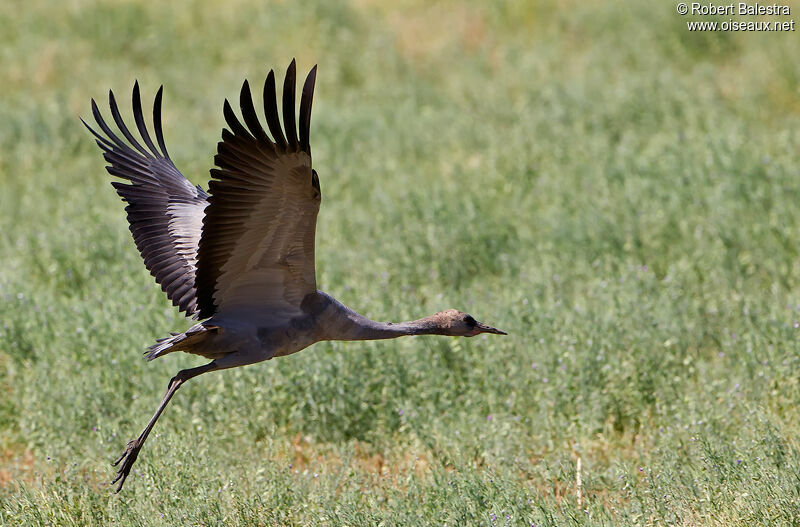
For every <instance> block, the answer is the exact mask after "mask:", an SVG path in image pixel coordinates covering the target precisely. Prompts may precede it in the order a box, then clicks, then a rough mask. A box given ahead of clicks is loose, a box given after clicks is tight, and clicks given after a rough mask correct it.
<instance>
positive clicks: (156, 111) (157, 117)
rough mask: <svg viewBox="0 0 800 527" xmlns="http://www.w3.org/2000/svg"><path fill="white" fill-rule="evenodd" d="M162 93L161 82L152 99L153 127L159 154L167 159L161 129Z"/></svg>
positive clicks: (162, 86)
mask: <svg viewBox="0 0 800 527" xmlns="http://www.w3.org/2000/svg"><path fill="white" fill-rule="evenodd" d="M163 94H164V85H163V84H162V85H161V87H159V88H158V92H156V98H155V100H154V101H153V129H154V130H155V132H156V141H158V146H159V147H160V148H161V155H163V156H164V158H166V159H169V153H168V152H167V147H166V146H165V145H164V132H163V131H162V129H161V98H162V96H163Z"/></svg>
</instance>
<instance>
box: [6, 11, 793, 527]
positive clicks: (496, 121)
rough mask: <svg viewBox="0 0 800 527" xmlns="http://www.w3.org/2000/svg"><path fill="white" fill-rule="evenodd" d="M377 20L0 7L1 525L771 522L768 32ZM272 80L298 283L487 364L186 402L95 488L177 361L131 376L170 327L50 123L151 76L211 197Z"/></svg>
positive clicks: (775, 251)
mask: <svg viewBox="0 0 800 527" xmlns="http://www.w3.org/2000/svg"><path fill="white" fill-rule="evenodd" d="M793 3H794V2H792V4H793ZM389 5H390V3H389V2H385V3H384V2H380V1H378V0H352V2H349V3H348V2H342V1H333V2H331V1H327V0H319V1H317V2H303V3H302V5H301V3H300V2H289V1H286V2H262V1H255V0H235V1H230V2H225V3H222V2H220V3H214V4H211V3H210V2H209V3H202V2H196V1H188V0H181V1H175V2H169V3H166V2H164V3H156V2H144V1H139V2H123V1H110V0H109V1H102V2H90V1H85V0H68V1H64V2H45V1H41V0H28V1H27V2H25V3H24V4H23V5H20V4H19V3H17V2H3V3H0V63H1V64H2V66H0V86H2V89H1V90H0V93H2V96H0V256H2V265H1V266H0V524H2V525H9V526H18V525H25V526H33V525H59V526H60V525H74V526H94V525H125V526H129V525H130V526H149V525H203V526H215V525H223V524H224V525H234V526H260V525H281V526H283V525H330V526H334V525H348V526H357V525H386V526H390V525H397V526H403V525H448V526H462V525H480V526H495V525H497V526H504V525H524V526H529V525H538V526H545V525H716V526H724V525H748V526H750V525H781V524H786V525H789V524H798V523H800V444H799V443H798V439H797V438H798V434H800V405H798V402H800V382H799V380H800V345H798V336H800V255H799V254H798V251H799V250H800V242H798V240H797V237H798V234H800V174H798V171H799V170H800V169H798V162H797V161H798V156H799V155H800V154H799V152H798V147H799V146H800V62H798V60H797V48H798V44H800V40H799V39H798V33H797V32H794V33H783V34H779V33H741V32H740V33H690V32H688V31H687V29H686V21H687V20H688V19H690V18H692V17H681V16H679V15H678V14H677V13H676V12H675V3H670V2H656V3H650V2H626V1H623V0H619V1H616V2H595V1H584V2H579V1H569V2H556V1H555V0H552V1H545V0H542V1H536V2H534V1H531V0H500V1H498V2H492V3H489V2H480V1H477V0H474V1H466V2H454V1H442V2H436V3H430V2H427V1H422V0H409V1H406V2H401V5H399V6H397V7H393V8H390V7H389ZM792 7H793V8H794V9H796V10H800V5H793V6H792ZM793 15H794V13H793ZM694 18H695V19H703V18H702V17H694ZM292 57H297V60H298V67H299V69H300V70H301V71H303V72H305V71H307V70H308V69H309V68H310V67H311V66H312V65H313V64H315V63H318V64H319V75H318V79H317V93H316V97H315V101H314V116H313V119H312V130H311V143H312V145H313V149H314V161H315V167H316V169H317V171H318V172H319V174H320V179H321V183H322V189H323V196H324V198H323V206H322V210H321V212H320V217H319V227H318V231H317V259H318V261H317V275H318V276H317V278H318V282H319V284H320V287H321V288H322V289H323V290H325V291H327V292H329V293H331V294H333V295H334V296H336V297H338V298H339V299H340V300H342V301H343V302H345V303H347V304H349V305H350V306H352V307H353V308H355V309H357V310H359V311H360V312H362V313H364V314H367V315H369V316H371V317H373V318H376V319H378V320H392V319H393V320H407V319H411V318H417V317H420V316H423V315H426V314H429V313H432V312H435V311H438V310H441V309H445V308H450V307H455V308H459V309H463V310H465V311H469V312H470V313H472V314H473V315H475V317H476V318H478V319H479V320H482V321H485V322H487V323H489V324H491V325H496V326H497V327H499V328H501V329H504V330H506V331H508V332H509V334H510V335H509V336H508V337H502V338H500V337H495V338H480V337H479V338H475V339H470V340H466V339H460V340H459V339H452V338H444V337H441V338H436V337H423V338H413V339H401V340H398V341H384V342H364V343H322V344H317V345H315V346H313V347H312V348H310V349H308V350H306V351H304V352H302V353H299V354H297V355H293V356H291V357H287V358H283V359H277V360H274V361H270V362H267V363H263V364H259V365H255V366H251V367H248V368H241V369H238V370H231V371H224V372H221V373H213V374H209V375H207V376H203V377H200V378H198V379H197V380H196V381H192V382H190V383H189V384H187V385H186V387H185V388H183V389H182V390H181V391H180V392H179V393H178V394H177V396H176V398H175V399H174V402H173V404H172V405H171V406H170V407H169V408H168V409H167V412H166V414H165V417H164V418H163V419H162V420H161V421H160V422H159V423H158V426H157V428H156V429H155V433H154V435H152V436H151V438H150V440H149V442H148V444H147V445H146V446H145V448H144V450H143V451H142V455H141V456H140V458H139V461H138V463H137V465H136V466H135V467H134V472H133V473H132V475H131V478H129V480H128V483H127V485H126V488H125V490H124V492H123V493H122V494H121V495H114V494H112V493H111V487H110V486H109V481H110V479H111V478H112V477H113V473H114V472H113V470H112V468H111V467H110V466H109V462H110V461H111V460H113V459H114V458H115V457H117V456H118V455H119V454H120V453H121V451H122V449H123V448H124V446H125V443H126V442H127V441H128V440H129V439H131V438H133V437H135V435H136V434H138V433H139V431H140V429H141V428H142V426H143V425H144V424H145V423H146V421H147V419H148V418H149V416H150V415H151V413H152V411H153V409H154V408H155V406H156V404H157V402H158V400H159V399H160V397H161V395H162V392H163V389H164V387H165V385H166V383H167V381H168V379H169V378H170V377H171V376H172V375H173V374H174V373H175V372H176V371H177V370H178V369H180V368H185V367H189V366H193V365H199V364H201V361H200V359H198V358H196V357H192V356H187V355H178V354H175V355H170V356H169V357H167V358H165V359H161V360H158V361H155V362H152V363H146V362H145V361H144V360H143V359H142V355H141V352H142V351H143V349H144V348H145V346H147V345H149V344H151V343H152V342H153V341H154V340H155V338H157V337H160V336H163V335H165V334H167V332H169V331H180V330H183V329H185V328H186V327H188V324H189V322H188V321H187V320H185V319H184V318H183V317H182V316H181V315H180V314H179V313H178V312H177V310H176V309H174V308H172V307H171V306H170V304H169V301H168V300H167V299H166V297H165V296H164V295H163V294H162V293H161V291H160V289H159V288H158V287H157V286H156V285H155V284H154V282H153V280H152V278H151V277H150V276H149V274H148V273H147V271H146V270H145V269H144V266H143V265H142V263H141V260H140V257H139V255H138V253H137V252H136V250H135V247H134V245H133V242H132V240H131V237H130V234H129V232H128V230H127V223H126V221H125V217H124V213H123V206H122V203H121V202H120V201H119V198H118V197H117V196H116V194H115V193H114V191H113V189H112V188H111V186H110V185H109V181H110V177H109V176H108V175H107V174H106V173H105V170H104V168H103V167H104V163H103V160H102V159H101V157H100V153H99V150H98V149H97V147H96V146H95V144H94V143H93V141H92V140H91V137H90V136H89V134H88V133H87V132H86V130H84V129H83V127H82V126H81V125H80V122H79V121H78V116H84V117H86V116H89V115H90V112H89V99H90V98H91V97H94V98H96V99H98V100H99V101H100V102H102V103H103V104H101V106H105V99H106V92H107V90H108V89H109V88H113V89H114V90H115V92H116V93H117V94H118V96H119V98H120V99H122V100H123V101H124V102H125V103H126V104H125V105H124V106H125V107H124V110H125V111H126V112H128V111H129V104H128V100H129V99H128V94H130V90H131V88H132V86H133V82H134V80H135V79H138V80H139V82H140V84H141V86H142V90H143V94H145V95H146V99H147V101H148V104H149V101H150V100H151V97H152V95H153V94H154V93H155V91H156V90H157V89H158V86H159V85H160V84H162V83H163V84H164V86H165V101H164V123H165V134H166V140H167V146H168V148H169V150H170V153H171V154H172V157H173V159H174V160H175V162H176V164H177V166H178V168H179V169H181V170H182V171H183V173H184V174H185V175H186V176H187V177H189V178H190V179H191V180H193V181H194V182H195V183H200V184H205V183H206V182H207V180H208V177H209V175H208V169H209V168H210V166H211V164H212V157H213V154H214V152H215V148H216V142H217V141H218V139H219V134H220V130H221V128H222V126H223V118H222V101H223V99H224V98H225V97H229V98H235V97H236V96H237V94H238V90H239V87H240V85H241V82H242V80H243V79H244V78H245V77H247V78H249V79H250V81H251V83H253V84H257V85H260V84H261V82H263V79H264V77H265V75H266V72H267V70H268V68H270V67H276V68H279V69H280V70H281V71H283V69H284V68H285V67H286V65H288V63H289V61H290V60H291V58H292ZM107 114H108V113H107V112H106V115H107ZM127 115H130V114H129V113H128V114H127ZM578 460H580V463H581V477H582V487H581V497H580V498H579V497H578V492H577V490H578V489H577V487H576V475H577V474H576V471H577V463H578Z"/></svg>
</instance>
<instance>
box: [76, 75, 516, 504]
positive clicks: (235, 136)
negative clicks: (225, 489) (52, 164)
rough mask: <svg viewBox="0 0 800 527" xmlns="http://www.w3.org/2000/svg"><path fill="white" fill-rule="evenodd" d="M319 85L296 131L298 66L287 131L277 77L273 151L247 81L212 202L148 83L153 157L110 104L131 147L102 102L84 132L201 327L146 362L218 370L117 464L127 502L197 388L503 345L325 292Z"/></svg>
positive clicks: (446, 322) (137, 112) (306, 92)
mask: <svg viewBox="0 0 800 527" xmlns="http://www.w3.org/2000/svg"><path fill="white" fill-rule="evenodd" d="M315 79H316V67H314V68H313V69H312V70H311V73H309V75H308V78H307V79H306V82H305V84H304V86H303V92H302V98H301V102H300V115H299V121H298V122H296V120H295V64H294V61H292V63H291V65H290V66H289V70H288V71H287V74H286V80H285V82H284V87H283V104H282V113H283V126H281V122H280V120H279V117H278V107H277V104H276V89H275V78H274V73H273V72H272V71H270V72H269V75H268V76H267V82H266V83H265V86H264V114H265V116H266V121H267V125H268V129H269V131H270V133H271V134H272V137H271V138H270V136H269V135H268V134H267V132H266V131H265V130H264V129H263V128H262V126H261V124H260V121H259V118H258V116H257V114H256V112H255V109H254V105H253V100H252V96H251V94H250V87H249V85H248V83H247V81H245V83H244V85H243V87H242V91H241V94H240V107H241V111H242V115H243V118H244V124H242V123H241V122H240V121H239V120H238V118H237V117H236V116H235V114H234V113H233V110H232V109H231V107H230V105H229V104H228V101H225V105H224V115H225V120H226V121H227V123H228V126H229V129H225V130H223V132H222V141H221V142H220V143H219V144H218V148H217V155H216V157H215V158H214V162H215V164H216V166H217V168H215V169H212V171H211V175H212V178H213V179H212V181H211V183H210V184H209V192H205V191H204V190H203V189H202V188H200V187H197V186H194V185H192V184H191V183H190V182H189V181H188V180H187V179H186V178H185V177H184V176H183V175H182V174H181V173H180V172H179V171H178V169H177V168H176V167H175V165H174V164H173V163H172V161H171V160H170V158H169V155H168V154H167V150H166V147H165V145H164V137H163V133H162V130H161V114H160V110H161V94H162V91H161V90H159V91H158V94H157V95H156V99H155V103H154V107H153V124H154V129H155V135H156V142H157V143H158V146H156V144H155V143H154V142H153V140H152V138H151V137H150V135H149V133H148V131H147V127H146V125H145V123H144V117H143V113H142V105H141V99H140V96H139V86H138V83H137V84H136V85H135V86H134V90H133V113H134V119H135V122H136V127H137V129H138V131H139V134H140V136H141V139H142V141H143V142H144V145H142V144H141V143H140V142H139V141H138V140H137V139H136V138H135V137H134V135H133V134H132V133H131V132H130V130H129V129H128V128H127V127H126V125H125V123H124V122H123V120H122V118H121V116H120V113H119V109H118V107H117V104H116V101H115V99H114V96H113V94H112V93H109V105H110V108H111V113H112V117H113V119H114V122H115V123H116V125H117V127H118V128H119V130H120V131H121V132H122V135H123V136H124V137H125V139H126V140H127V142H126V141H124V140H122V139H121V138H120V137H119V136H117V135H116V134H115V133H114V132H113V131H112V130H111V128H110V127H109V126H108V125H107V123H106V122H105V121H104V120H103V118H102V116H101V115H100V112H99V109H98V108H97V105H96V104H95V102H94V101H92V113H93V116H94V118H95V121H96V122H97V125H98V126H99V127H100V130H101V131H102V133H100V132H97V131H95V130H94V129H92V128H91V127H89V126H88V125H87V128H89V130H90V131H91V132H92V133H93V134H94V135H95V137H96V138H97V144H98V145H99V146H100V148H101V149H102V150H103V151H104V157H105V159H106V161H108V163H109V166H108V167H107V169H108V171H109V173H111V174H112V175H114V176H117V177H119V178H122V179H124V180H127V181H128V183H123V182H113V183H112V185H114V188H115V189H116V190H117V193H118V194H119V195H120V196H121V197H122V198H123V200H124V201H126V202H127V203H128V206H127V207H126V209H125V210H126V211H127V213H128V221H129V223H130V228H131V233H132V234H133V238H134V241H135V242H136V246H137V248H138V249H139V252H140V253H141V254H142V257H143V258H144V262H145V265H146V266H147V268H148V269H149V270H150V272H151V274H153V276H154V277H155V279H156V281H157V282H158V283H159V284H161V287H162V289H163V290H164V292H165V293H166V294H167V296H168V297H169V298H170V299H171V300H172V302H173V304H175V305H176V306H177V307H178V308H179V309H180V310H181V311H185V312H186V314H187V316H192V317H194V318H197V319H200V320H201V321H200V322H199V323H197V324H195V325H193V326H192V327H190V328H189V329H187V330H186V331H185V332H183V333H175V334H172V335H171V336H169V337H166V338H163V339H160V340H159V341H158V342H157V343H156V344H154V345H153V346H151V347H150V348H149V349H148V351H147V352H146V353H147V358H148V359H149V360H152V359H155V358H158V357H162V356H164V355H166V354H168V353H171V352H174V351H183V352H187V353H192V354H195V355H199V356H202V357H205V358H207V359H210V360H211V362H210V363H208V364H206V365H205V366H199V367H197V368H191V369H188V370H182V371H180V372H178V374H177V375H176V376H175V377H173V378H172V380H171V381H170V384H169V386H168V388H167V392H166V393H165V395H164V398H163V400H162V401H161V404H160V405H159V407H158V409H157V410H156V413H155V415H154V416H153V418H152V419H151V420H150V422H149V423H148V424H147V426H146V427H145V429H144V430H143V431H142V433H141V434H140V435H139V437H138V438H137V439H134V440H133V441H131V442H129V443H128V447H127V448H126V450H125V452H124V453H123V455H122V456H121V457H120V458H119V459H118V460H117V462H116V463H122V466H121V467H120V469H119V471H118V473H117V477H116V478H115V480H114V481H115V482H116V481H119V486H118V488H117V491H119V490H121V489H122V485H123V484H124V482H125V478H126V477H127V476H128V474H129V472H130V469H131V467H132V466H133V463H134V462H135V460H136V457H137V456H138V453H139V450H140V449H141V447H142V445H143V444H144V442H145V440H146V439H147V436H148V434H149V433H150V430H151V429H152V427H153V426H154V425H155V422H156V421H157V420H158V418H159V416H160V415H161V413H162V412H163V410H164V408H165V407H166V405H167V403H168V402H169V400H170V399H171V397H172V395H173V394H174V393H175V391H177V389H178V388H179V387H180V385H181V384H182V383H184V382H185V381H187V380H189V379H191V378H192V377H195V376H197V375H200V374H202V373H206V372H209V371H213V370H219V369H227V368H233V367H237V366H245V365H248V364H254V363H257V362H262V361H265V360H269V359H272V358H274V357H280V356H284V355H290V354H292V353H296V352H298V351H300V350H302V349H305V348H307V347H308V346H310V345H312V344H314V343H315V342H320V341H325V340H377V339H387V338H396V337H401V336H405V335H426V334H428V335H452V336H467V337H469V336H474V335H477V334H480V333H496V334H504V333H503V332H501V331H499V330H497V329H495V328H492V327H490V326H486V325H484V324H481V323H480V322H477V321H476V320H475V319H474V318H472V317H471V316H470V315H468V314H466V313H462V312H461V311H457V310H452V309H451V310H447V311H442V312H439V313H436V314H434V315H431V316H430V317H425V318H422V319H419V320H415V321H411V322H401V323H396V324H393V323H390V322H376V321H373V320H370V319H368V318H366V317H364V316H362V315H360V314H358V313H356V312H355V311H353V310H352V309H350V308H348V307H347V306H345V305H343V304H342V303H341V302H339V301H337V300H336V299H335V298H333V297H332V296H330V295H328V294H326V293H323V292H322V291H319V290H318V289H317V284H316V273H315V268H314V241H315V240H314V237H315V229H316V220H317V213H318V211H319V206H320V200H321V197H322V193H321V190H320V184H319V178H318V176H317V173H316V171H314V170H313V169H312V168H311V148H310V146H309V128H310V119H311V101H312V95H313V91H314V82H315ZM84 124H85V123H84ZM298 131H299V136H298V133H297V132H298ZM284 132H285V134H284Z"/></svg>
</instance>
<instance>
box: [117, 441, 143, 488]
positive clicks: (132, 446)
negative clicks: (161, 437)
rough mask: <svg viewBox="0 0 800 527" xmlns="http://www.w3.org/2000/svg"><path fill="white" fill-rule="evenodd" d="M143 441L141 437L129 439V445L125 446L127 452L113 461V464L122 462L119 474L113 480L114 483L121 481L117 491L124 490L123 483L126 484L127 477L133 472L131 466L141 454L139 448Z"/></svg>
mask: <svg viewBox="0 0 800 527" xmlns="http://www.w3.org/2000/svg"><path fill="white" fill-rule="evenodd" d="M142 444H143V441H141V440H140V438H138V437H137V438H136V439H133V440H131V441H128V446H126V447H125V452H123V453H122V455H121V456H119V458H118V459H117V460H116V461H114V462H113V463H112V465H113V466H115V467H116V466H117V465H119V464H120V462H121V463H122V466H120V467H119V470H117V475H116V477H115V478H114V480H113V481H112V482H111V484H112V485H113V484H114V483H116V482H117V481H119V485H118V486H117V490H116V491H115V492H117V493H118V492H119V491H121V490H122V485H124V484H125V479H126V478H127V477H128V474H130V472H131V467H133V464H134V463H135V462H136V458H137V457H138V456H139V450H141V448H142Z"/></svg>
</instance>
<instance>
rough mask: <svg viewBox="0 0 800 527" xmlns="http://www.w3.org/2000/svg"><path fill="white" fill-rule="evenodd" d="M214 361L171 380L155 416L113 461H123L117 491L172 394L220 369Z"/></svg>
mask: <svg viewBox="0 0 800 527" xmlns="http://www.w3.org/2000/svg"><path fill="white" fill-rule="evenodd" d="M218 368H219V366H217V365H216V364H215V363H214V362H210V363H208V364H206V365H205V366H198V367H197V368H189V369H188V370H181V371H179V372H178V373H177V374H176V375H175V377H173V378H172V379H171V380H170V381H169V385H168V386H167V392H166V393H165V394H164V398H163V399H161V404H159V405H158V408H157V409H156V413H155V414H153V417H152V418H151V419H150V422H149V423H147V426H145V427H144V430H142V433H141V434H139V437H137V438H136V439H133V440H132V441H129V442H128V446H127V447H126V448H125V452H123V453H122V455H121V456H119V459H117V460H116V461H114V463H112V465H113V466H117V465H119V464H120V462H121V463H122V466H121V467H119V470H118V471H117V476H116V477H115V478H114V480H113V481H112V482H111V484H112V485H113V484H114V483H116V482H117V481H119V485H118V486H117V490H116V492H119V491H121V490H122V485H124V484H125V479H126V478H127V477H128V474H130V472H131V467H133V464H134V462H135V461H136V458H137V457H138V456H139V450H140V449H141V448H142V445H144V442H145V441H146V440H147V435H148V434H149V433H150V430H152V429H153V426H154V425H155V424H156V421H158V418H159V417H160V416H161V413H162V412H163V411H164V408H166V407H167V403H169V400H170V399H172V396H173V395H175V392H176V391H178V388H180V387H181V384H183V383H185V382H186V381H188V380H189V379H191V378H192V377H197V376H198V375H202V374H203V373H206V372H209V371H214V370H216V369H218Z"/></svg>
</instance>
